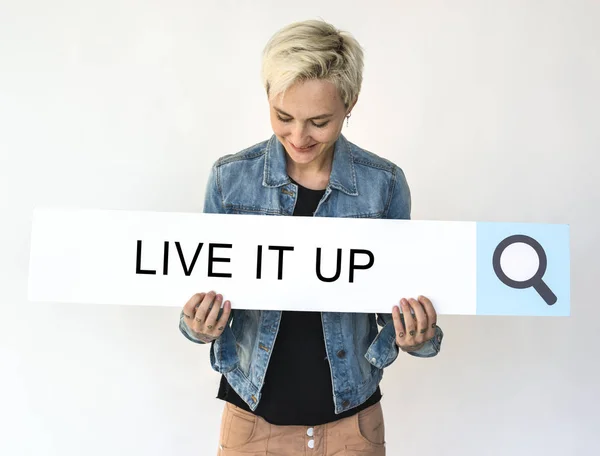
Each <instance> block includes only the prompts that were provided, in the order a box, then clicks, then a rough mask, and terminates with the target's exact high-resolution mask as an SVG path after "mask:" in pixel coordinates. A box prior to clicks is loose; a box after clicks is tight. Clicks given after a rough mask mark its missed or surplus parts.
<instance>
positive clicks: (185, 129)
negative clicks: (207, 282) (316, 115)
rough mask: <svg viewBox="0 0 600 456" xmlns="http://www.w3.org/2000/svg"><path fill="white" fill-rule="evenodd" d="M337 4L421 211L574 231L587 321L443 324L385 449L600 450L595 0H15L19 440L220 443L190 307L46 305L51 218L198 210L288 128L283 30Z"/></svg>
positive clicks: (10, 49)
mask: <svg viewBox="0 0 600 456" xmlns="http://www.w3.org/2000/svg"><path fill="white" fill-rule="evenodd" d="M317 16H320V17H323V18H324V19H326V20H329V21H331V22H333V23H335V24H336V25H337V26H338V27H341V28H344V29H348V30H350V31H351V32H353V33H354V34H355V36H356V37H357V38H358V39H359V40H360V42H361V43H362V44H363V45H364V47H365V48H366V71H365V83H364V90H363V93H362V97H361V99H360V101H359V104H358V105H357V107H356V109H355V110H354V113H353V116H352V118H351V122H350V127H349V128H347V129H346V130H345V134H346V135H347V136H348V138H349V139H350V140H351V141H353V142H356V143H357V144H359V145H361V146H363V147H365V148H368V149H371V150H373V151H374V152H376V153H378V154H380V155H382V156H385V157H388V158H390V159H392V160H394V161H395V162H396V163H398V164H399V165H400V166H402V167H403V168H404V170H405V171H406V174H407V177H408V179H409V183H410V185H411V188H412V192H413V197H414V200H413V202H414V213H413V215H414V218H421V219H440V220H480V221H485V220H491V221H523V222H556V223H569V224H570V225H571V234H572V309H573V310H572V316H571V317H569V318H548V319H541V318H522V317H520V318H516V317H515V318H498V317H450V316H444V317H441V318H440V324H441V326H442V327H443V328H444V330H445V333H446V338H445V343H444V346H443V350H442V353H441V354H440V355H439V357H437V358H435V359H432V360H418V359H413V358H411V357H409V356H402V357H401V358H400V359H399V360H398V362H397V363H396V364H394V365H393V366H392V367H391V368H390V369H389V370H388V371H387V372H386V376H385V379H384V384H383V390H384V395H385V398H384V403H383V404H384V409H385V413H386V416H387V429H388V441H389V447H388V448H389V450H388V451H389V453H388V454H390V455H394V456H395V455H402V454H419V455H422V456H425V455H444V456H445V455H461V456H462V455H506V454H510V455H538V454H544V455H560V456H565V455H593V454H598V452H599V451H600V440H599V437H598V431H597V428H598V425H599V424H600V420H599V418H598V412H597V410H598V406H599V405H600V403H599V399H600V397H599V396H600V392H599V390H600V388H599V386H598V385H599V384H600V367H599V363H598V359H599V357H598V354H597V349H596V346H597V338H598V325H599V324H600V310H599V306H598V297H597V296H598V293H597V286H596V285H595V283H596V284H597V280H598V279H597V276H598V273H599V272H600V271H599V268H598V265H597V261H598V258H600V240H599V238H600V235H599V234H598V226H599V221H600V216H599V215H598V209H600V190H599V184H598V179H599V178H600V172H599V171H598V169H599V167H600V158H599V151H600V133H599V132H600V128H599V127H598V124H599V121H600V108H599V106H600V83H599V81H600V27H598V24H600V2H598V1H597V0H589V1H583V0H577V1H576V0H570V1H567V0H562V1H561V0H553V1H544V0H539V1H535V0H520V1H517V0H509V1H507V0H505V1H495V2H494V1H489V0H487V1H483V0H455V1H452V2H451V1H442V0H437V1H433V0H431V1H427V0H421V1H418V0H411V1H408V0H402V1H398V0H397V1H375V0H372V1H369V2H350V1H331V0H328V1H326V2H325V1H319V0H306V1H304V2H284V1H280V0H277V1H260V2H256V1H255V2H252V1H249V0H248V1H223V0H221V1H218V2H217V1H216V0H215V1H210V2H209V1H192V0H170V1H166V0H162V1H160V0H154V1H134V0H104V1H87V2H81V1H75V0H62V1H58V0H57V1H54V2H44V1H41V0H38V1H35V0H21V1H16V0H13V1H10V0H1V1H0V153H1V155H0V191H1V193H0V194H1V198H0V210H1V211H2V212H1V214H2V223H1V224H0V251H1V252H2V254H1V255H0V281H1V286H0V368H1V369H2V371H1V375H0V454H2V455H6V456H13V455H15V456H16V455H19V456H21V455H36V456H37V455H52V456H58V455H60V456H76V455H80V454H85V455H89V456H91V455H107V454H110V455H115V456H116V455H127V456H129V455H138V454H139V455H142V454H143V455H145V456H155V455H157V456H158V455H161V456H162V455H172V454H199V455H212V454H214V450H215V448H216V444H217V434H218V427H219V424H218V416H219V413H220V410H221V403H220V402H219V401H218V400H216V399H215V395H216V389H217V384H218V379H219V378H218V376H217V375H216V374H214V373H213V372H212V371H211V370H210V367H209V363H208V351H207V348H206V347H199V346H195V345H193V344H191V343H189V342H187V341H186V340H185V339H184V338H183V337H182V336H181V335H180V334H179V332H178V330H177V319H178V312H179V311H178V310H177V309H172V308H165V309H162V308H160V309H157V308H143V307H139V308H136V307H111V306H78V305H65V304H51V305H50V304H48V305H41V304H31V303H28V302H27V300H26V288H27V287H26V285H27V268H28V253H29V244H28V243H29V233H30V217H31V211H32V209H33V208H34V206H38V205H39V206H43V205H65V206H75V207H87V208H108V209H130V210H159V211H199V210H200V209H201V206H202V201H203V196H204V184H205V181H206V177H207V173H208V170H209V166H210V164H211V163H212V162H213V161H214V160H215V159H216V158H217V157H218V156H220V155H223V154H226V153H231V152H235V151H238V150H240V149H242V148H244V147H246V146H248V145H251V144H254V143H256V142H258V141H261V140H263V139H266V138H267V137H268V135H270V127H269V123H268V112H267V104H266V99H265V96H264V94H263V91H262V88H261V86H260V80H259V68H260V53H261V51H262V47H263V45H264V44H265V42H266V40H267V39H268V38H269V37H270V36H271V34H272V33H273V32H274V31H275V30H276V29H277V28H279V27H281V26H283V25H284V24H287V23H288V22H291V21H295V20H301V19H306V18H314V17H317ZM181 304H182V305H183V303H181Z"/></svg>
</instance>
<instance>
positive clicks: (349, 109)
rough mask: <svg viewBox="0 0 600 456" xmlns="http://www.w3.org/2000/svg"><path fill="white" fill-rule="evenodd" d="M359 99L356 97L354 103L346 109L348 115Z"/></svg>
mask: <svg viewBox="0 0 600 456" xmlns="http://www.w3.org/2000/svg"><path fill="white" fill-rule="evenodd" d="M357 101H358V96H357V97H356V98H355V99H354V101H353V102H352V103H350V106H348V109H346V116H347V115H348V114H350V112H351V111H352V110H353V109H354V106H355V105H356V102H357Z"/></svg>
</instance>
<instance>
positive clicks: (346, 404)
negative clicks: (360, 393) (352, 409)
mask: <svg viewBox="0 0 600 456" xmlns="http://www.w3.org/2000/svg"><path fill="white" fill-rule="evenodd" d="M349 405H350V401H344V402H342V407H344V408H346V407H348V406H349Z"/></svg>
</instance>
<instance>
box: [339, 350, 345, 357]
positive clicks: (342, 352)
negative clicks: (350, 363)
mask: <svg viewBox="0 0 600 456" xmlns="http://www.w3.org/2000/svg"><path fill="white" fill-rule="evenodd" d="M337 356H338V358H345V357H346V352H345V351H344V350H340V351H339V352H337Z"/></svg>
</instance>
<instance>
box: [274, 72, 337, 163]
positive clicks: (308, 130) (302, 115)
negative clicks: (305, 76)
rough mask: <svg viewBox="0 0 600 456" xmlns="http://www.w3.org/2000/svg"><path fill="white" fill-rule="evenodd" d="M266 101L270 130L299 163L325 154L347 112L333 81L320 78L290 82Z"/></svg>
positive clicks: (311, 160)
mask: <svg viewBox="0 0 600 456" xmlns="http://www.w3.org/2000/svg"><path fill="white" fill-rule="evenodd" d="M269 105H270V111H271V126H272V127H273V132H274V133H275V135H276V136H277V138H278V139H279V141H280V142H281V144H283V146H284V147H285V150H286V151H287V153H288V156H289V157H290V158H291V159H292V161H293V162H295V163H296V164H298V165H307V164H309V163H312V162H314V161H315V160H317V162H319V161H320V160H319V159H321V160H324V159H325V158H326V157H327V154H329V153H330V152H331V151H332V150H333V149H332V148H333V145H334V143H335V141H336V140H337V138H338V137H339V135H340V132H341V131H342V125H343V123H344V118H345V117H346V114H347V113H346V108H345V107H344V103H343V101H342V99H341V98H340V95H339V93H338V90H337V88H336V87H335V85H334V84H333V83H331V82H329V81H323V80H320V79H312V80H309V81H305V82H300V83H297V84H295V85H293V86H292V87H290V88H289V89H288V90H287V91H286V93H285V96H284V97H283V100H282V97H280V96H276V97H273V98H272V99H270V100H269Z"/></svg>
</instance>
